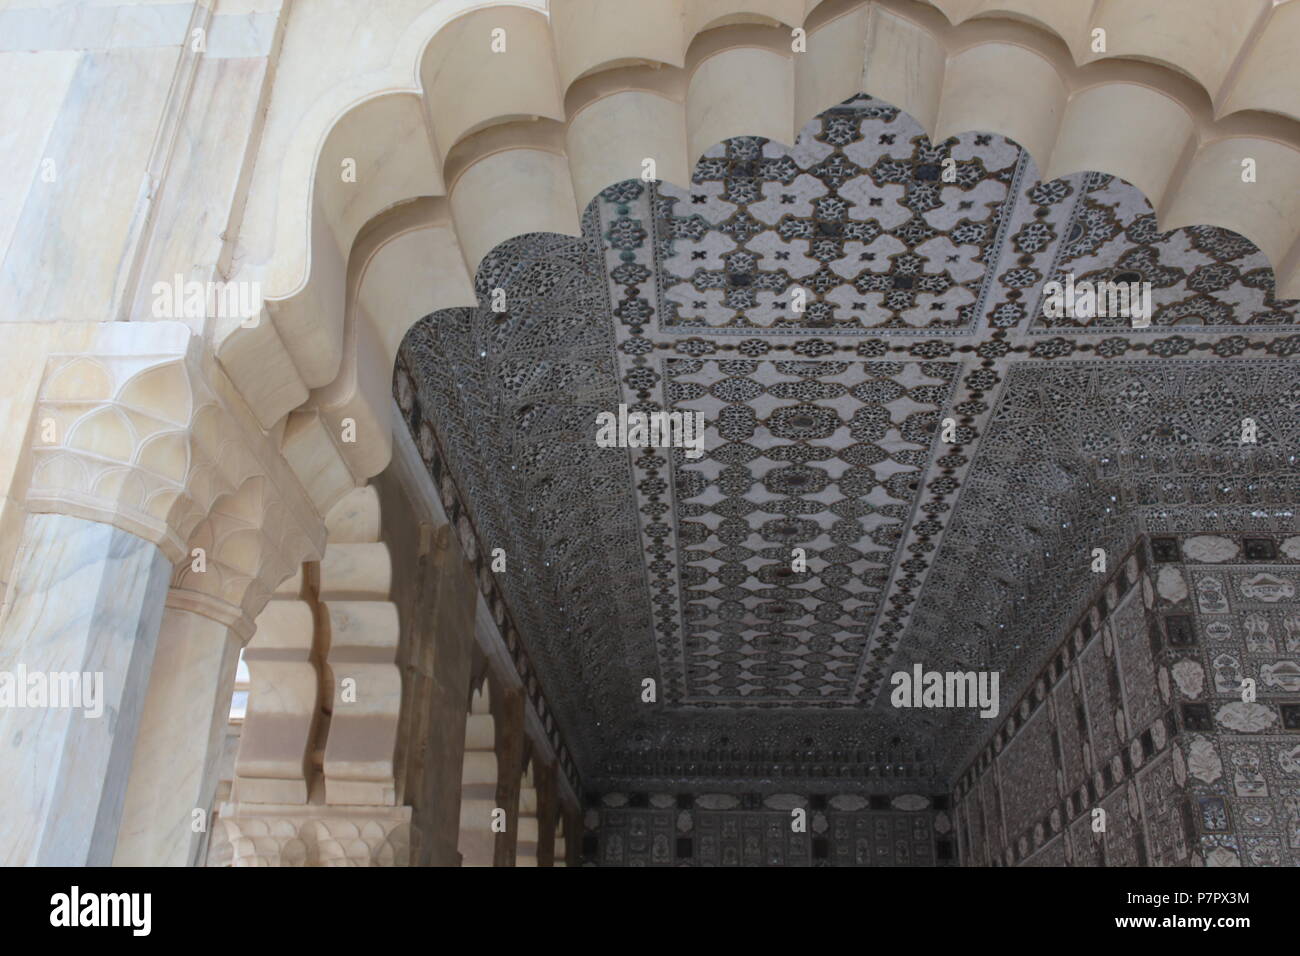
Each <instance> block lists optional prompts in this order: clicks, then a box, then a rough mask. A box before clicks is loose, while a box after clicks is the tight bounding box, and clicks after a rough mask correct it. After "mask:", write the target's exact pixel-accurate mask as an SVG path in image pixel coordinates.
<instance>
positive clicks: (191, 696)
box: [113, 607, 240, 866]
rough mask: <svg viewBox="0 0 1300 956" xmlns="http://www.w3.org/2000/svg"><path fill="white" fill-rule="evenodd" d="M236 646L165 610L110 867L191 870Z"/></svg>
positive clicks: (204, 625)
mask: <svg viewBox="0 0 1300 956" xmlns="http://www.w3.org/2000/svg"><path fill="white" fill-rule="evenodd" d="M239 646H240V645H239V642H238V640H237V639H236V638H235V637H234V636H233V635H232V634H231V632H230V629H229V628H227V627H226V625H225V624H222V623H220V622H218V621H214V620H211V619H210V618H206V617H203V616H202V615H200V614H196V613H194V612H193V611H188V610H181V609H178V608H171V607H169V608H167V609H166V610H165V611H164V613H163V620H162V627H161V629H160V632H159V635H158V647H157V650H156V652H155V654H154V666H153V669H152V675H151V676H150V679H149V690H148V693H147V695H146V697H145V702H144V713H143V715H142V716H141V719H140V732H139V735H138V737H137V740H136V750H135V756H134V759H133V762H132V766H131V775H130V783H129V784H128V786H127V794H126V805H125V809H124V811H123V814H122V823H121V827H120V829H119V831H118V837H117V850H116V852H115V854H114V856H113V865H114V866H195V865H197V863H198V854H199V851H200V850H201V848H202V845H203V831H196V830H195V829H194V827H193V825H192V824H193V821H194V819H195V813H194V811H195V810H200V811H202V819H203V820H204V826H206V825H207V819H208V811H209V810H210V808H211V806H212V801H213V797H214V795H215V793H216V788H217V775H216V769H217V762H218V760H219V758H220V757H221V752H222V746H223V745H224V743H225V736H226V730H227V726H228V716H229V713H230V698H231V694H232V693H233V691H234V685H235V665H236V662H237V661H238V659H239Z"/></svg>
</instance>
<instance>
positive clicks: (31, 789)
mask: <svg viewBox="0 0 1300 956" xmlns="http://www.w3.org/2000/svg"><path fill="white" fill-rule="evenodd" d="M170 575H171V567H170V565H169V564H168V562H167V559H166V558H165V557H164V556H163V554H162V552H161V551H159V550H158V548H157V547H156V546H155V545H153V544H151V543H149V542H147V541H145V540H144V539H142V538H137V537H135V536H134V535H131V534H127V533H126V532H124V531H119V530H118V529H116V528H114V527H112V526H110V525H106V524H99V523H96V522H93V521H85V520H82V519H80V518H73V517H69V516H67V515H44V514H42V515H33V516H31V517H30V518H29V519H28V522H27V525H26V527H25V528H24V531H23V536H22V540H21V546H20V551H19V555H18V558H17V560H16V561H15V564H14V574H13V579H12V582H11V585H10V593H9V605H8V607H7V613H6V616H5V618H4V620H3V621H0V671H5V672H9V673H15V672H16V671H17V669H18V667H19V665H21V666H23V667H25V668H26V670H27V672H28V673H29V674H30V673H31V672H34V671H43V672H46V673H51V672H89V673H102V674H103V695H104V700H103V714H102V716H100V717H98V718H94V717H88V716H86V715H85V712H84V711H83V710H80V709H71V708H62V707H60V708H54V707H13V708H8V707H6V708H0V763H3V765H4V766H5V768H6V772H5V773H4V774H3V775H0V807H4V813H3V815H0V864H3V865H9V866H12V865H50V866H75V865H92V866H106V865H108V863H110V862H111V860H112V858H113V847H114V843H115V842H116V839H117V830H118V822H119V818H120V816H121V813H122V802H123V798H124V797H125V795H126V784H127V775H128V773H129V771H130V767H131V759H132V753H133V750H134V747H135V739H136V731H137V728H138V727H139V723H140V713H141V708H142V706H143V703H144V692H145V686H146V682H147V680H148V676H149V670H150V667H151V666H152V663H153V656H154V644H155V641H156V639H157V634H158V626H159V622H160V620H161V617H162V610H163V600H164V598H165V596H166V592H167V583H168V579H169V577H170Z"/></svg>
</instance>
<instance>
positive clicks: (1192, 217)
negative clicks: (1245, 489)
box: [209, 0, 1300, 512]
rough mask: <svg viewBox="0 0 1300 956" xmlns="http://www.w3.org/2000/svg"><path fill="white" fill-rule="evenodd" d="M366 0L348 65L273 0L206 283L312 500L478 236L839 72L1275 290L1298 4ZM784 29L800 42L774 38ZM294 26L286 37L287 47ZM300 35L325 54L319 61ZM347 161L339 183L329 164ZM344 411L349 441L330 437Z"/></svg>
mask: <svg viewBox="0 0 1300 956" xmlns="http://www.w3.org/2000/svg"><path fill="white" fill-rule="evenodd" d="M398 6H400V7H401V10H397V9H396V7H398ZM1139 8H1140V9H1139ZM389 13H390V16H389V18H388V19H387V20H384V21H383V22H382V23H380V24H378V25H372V24H369V23H368V24H367V27H368V28H369V27H372V26H373V27H374V30H375V33H374V44H373V47H372V48H368V49H367V50H366V51H365V53H364V55H358V56H356V57H355V60H356V62H355V63H351V64H349V63H348V62H347V61H348V59H349V56H350V50H351V48H350V46H349V44H350V42H351V38H350V36H348V35H347V34H346V30H345V29H344V28H345V27H346V24H343V25H340V24H336V23H331V24H329V25H328V28H327V25H325V24H323V23H322V24H317V23H316V21H315V18H316V17H317V16H319V14H317V13H315V12H312V11H308V10H302V11H300V12H299V13H296V14H295V17H296V19H295V21H294V23H293V24H291V29H290V31H289V35H288V37H287V39H286V41H285V46H284V49H283V51H282V53H281V58H280V62H279V64H278V72H277V78H276V83H275V87H274V89H273V91H272V96H271V105H270V110H269V113H268V118H267V126H266V129H265V131H264V134H263V138H262V142H261V147H260V149H261V155H263V156H264V157H265V156H274V157H275V161H274V162H258V163H257V164H256V171H255V173H254V175H253V178H252V182H251V184H250V188H249V194H248V200H247V211H246V215H245V217H244V222H243V228H242V231H241V237H240V238H241V247H243V248H245V249H246V250H247V255H246V256H245V258H244V259H243V260H242V262H241V263H240V265H239V270H240V271H239V272H238V273H237V274H236V275H235V276H234V278H240V277H243V276H247V277H250V278H252V277H256V278H258V279H259V280H260V281H261V283H262V289H263V291H264V294H265V307H264V310H263V316H262V318H263V319H264V321H262V322H261V323H259V324H258V326H257V327H256V328H243V327H239V326H234V327H231V326H229V325H228V326H226V327H222V326H221V325H220V323H218V324H217V325H216V326H215V327H214V328H213V329H211V330H209V335H210V338H211V344H212V345H213V347H214V348H215V349H216V350H217V352H218V355H219V356H220V359H221V361H222V364H223V365H224V366H225V368H226V370H227V372H228V373H229V374H230V376H231V378H232V380H233V381H234V382H235V383H236V384H237V386H238V387H239V389H240V390H241V392H242V393H243V394H244V396H245V398H246V399H247V401H248V404H249V406H250V408H252V409H253V410H254V412H255V414H256V415H257V416H258V419H259V420H260V422H261V424H262V425H263V427H266V428H271V429H273V430H274V429H280V430H281V434H282V449H283V451H284V454H285V455H286V457H287V458H288V459H289V461H290V462H291V464H292V465H293V467H294V469H295V471H296V472H297V473H298V474H299V475H300V476H301V478H302V480H303V483H304V485H306V486H307V487H308V490H309V492H310V493H311V496H312V499H313V501H314V502H315V504H316V505H317V507H318V508H319V509H320V510H321V511H322V512H324V511H325V510H328V508H329V507H330V506H332V504H333V503H334V502H335V501H337V500H338V498H339V497H340V496H341V495H342V494H344V493H345V492H346V491H347V490H348V489H349V488H350V487H353V486H355V485H357V484H360V483H363V482H364V481H365V479H366V478H368V477H369V476H371V475H373V474H376V473H377V472H378V471H380V470H381V469H382V468H383V467H384V465H385V464H386V463H387V461H388V458H389V455H390V450H391V449H390V445H389V442H390V438H391V422H390V420H389V418H388V416H389V415H390V406H389V403H388V402H387V391H388V385H389V376H390V375H391V370H392V359H393V355H394V354H395V351H396V347H397V345H398V343H400V341H401V338H402V335H403V334H404V332H405V331H406V328H407V327H408V326H409V325H410V323H411V322H413V321H414V320H415V319H417V318H419V317H420V316H422V315H426V314H428V313H429V312H431V311H434V310H435V309H438V308H444V307H448V306H468V305H472V304H474V301H473V296H472V285H471V277H472V274H473V271H474V269H475V268H476V267H477V265H478V263H479V261H480V260H481V259H482V257H483V256H484V255H486V254H487V252H489V251H490V250H491V249H492V248H493V247H494V246H495V245H497V244H498V243H500V242H502V241H504V240H507V239H510V238H512V237H513V236H515V235H518V234H520V233H522V232H530V231H551V232H558V233H568V234H574V233H576V232H577V230H578V216H579V212H580V210H581V209H582V208H583V206H584V205H585V204H586V203H587V201H588V200H589V199H590V198H591V197H592V196H593V195H594V194H595V193H596V192H597V191H598V190H599V189H601V188H603V186H605V185H607V184H608V183H610V182H613V181H617V180H619V179H623V178H628V177H632V176H637V175H639V174H640V173H641V161H642V159H643V158H646V157H651V158H654V159H655V160H656V164H657V170H656V172H657V174H658V176H659V177H660V178H663V179H668V180H671V181H675V182H678V183H685V182H686V181H687V180H688V179H689V174H690V170H691V168H692V166H693V164H694V161H695V159H696V158H697V157H698V155H699V154H700V153H701V152H702V151H703V150H704V149H705V148H707V147H708V146H710V145H712V144H713V143H715V142H717V141H719V140H721V139H723V138H726V137H728V136H733V135H738V134H742V133H749V134H761V135H764V136H769V137H771V138H774V139H777V140H781V141H784V142H789V141H790V140H792V139H793V137H794V133H795V131H796V130H797V129H798V128H799V127H800V126H801V125H802V124H803V123H804V122H806V121H807V120H808V119H810V118H811V117H812V116H814V115H815V114H816V113H817V112H818V111H820V110H822V109H825V108H827V107H829V106H832V105H834V104H835V103H838V102H841V101H843V100H844V99H846V98H847V97H849V96H850V95H852V94H853V93H856V92H859V91H866V92H869V93H871V94H872V95H875V96H878V97H880V98H882V99H884V100H887V101H889V102H891V103H893V104H895V105H897V106H899V107H901V108H903V109H905V110H907V111H908V112H909V113H910V114H911V115H913V116H914V117H915V118H916V119H917V120H918V121H919V122H920V123H921V125H922V126H923V127H924V128H925V129H926V130H927V131H928V132H929V133H930V134H931V135H932V136H939V137H943V136H948V135H951V134H953V133H956V132H960V131H962V130H966V129H980V130H984V131H991V132H996V133H999V134H1002V135H1006V136H1008V137H1010V138H1012V139H1014V140H1016V141H1017V142H1019V143H1021V144H1022V145H1024V146H1025V147H1026V148H1027V149H1028V150H1029V152H1030V153H1031V155H1033V157H1034V159H1035V160H1036V162H1037V163H1038V165H1039V168H1040V169H1042V170H1044V171H1045V173H1046V175H1049V176H1060V175H1065V174H1067V173H1070V172H1074V171H1077V170H1080V169H1089V168H1091V169H1097V170H1100V171H1103V172H1108V173H1113V174H1115V175H1118V176H1121V177H1123V178H1124V179H1126V180H1128V181H1130V182H1132V183H1134V184H1135V185H1137V186H1138V187H1140V188H1141V189H1143V190H1144V191H1145V192H1146V193H1147V195H1148V197H1149V198H1150V199H1151V201H1152V204H1153V206H1154V207H1155V209H1156V211H1157V216H1158V218H1159V222H1160V226H1161V228H1164V229H1169V228H1176V227H1179V226H1186V225H1193V224H1200V223H1206V224H1213V225H1219V226H1223V227H1226V228H1230V229H1233V230H1235V231H1236V232H1238V233H1241V234H1242V235H1244V236H1246V237H1247V238H1249V239H1251V240H1252V241H1253V242H1255V243H1256V244H1257V245H1258V246H1259V247H1260V248H1261V250H1262V251H1263V252H1264V253H1265V254H1266V255H1268V257H1269V258H1270V260H1271V261H1272V262H1273V264H1274V266H1275V270H1276V272H1277V276H1278V294H1279V296H1284V297H1285V296H1297V295H1300V95H1297V93H1296V91H1297V90H1300V65H1297V62H1298V58H1295V57H1288V56H1285V55H1283V54H1282V53H1280V52H1279V51H1280V50H1283V49H1285V47H1286V44H1287V42H1288V41H1289V42H1290V43H1291V46H1292V47H1294V46H1295V43H1296V41H1297V38H1298V37H1300V0H1288V2H1285V3H1281V4H1276V5H1270V4H1269V3H1267V2H1265V0H1187V2H1186V3H1185V4H1180V5H1179V6H1178V8H1177V10H1175V9H1174V8H1173V7H1171V6H1170V5H1168V4H1164V5H1156V4H1152V3H1150V2H1148V0H1133V2H1132V3H1125V4H1120V3H1116V2H1113V0H1097V2H1094V3H1092V4H1088V3H1079V2H1074V0H1070V2H1065V0H1000V2H993V0H987V2H986V0H928V2H924V3H923V2H919V0H825V2H805V0H708V2H699V0H692V2H690V3H687V2H686V0H551V2H550V3H549V9H547V8H544V7H543V5H542V4H541V3H539V2H535V0H534V2H526V3H506V4H503V3H496V4H470V3H466V2H462V0H437V2H432V3H428V2H426V3H418V2H415V0H412V2H410V3H406V4H401V5H396V4H395V5H394V9H393V10H391V11H389ZM299 16H300V17H301V19H298V17H299ZM629 24H632V25H634V26H635V29H628V28H627V27H628V25H629ZM1243 24H1249V25H1250V28H1249V29H1246V28H1245V27H1243ZM796 26H798V27H799V28H800V29H803V30H805V31H806V50H807V51H806V52H794V51H793V50H792V48H791V47H792V30H793V29H794V28H795V27H796ZM317 28H319V29H320V30H321V31H322V33H321V34H320V35H319V36H317V37H315V40H316V42H315V43H314V45H312V44H308V43H306V41H305V40H299V38H298V37H299V35H300V34H301V35H303V36H306V35H308V34H310V32H311V31H312V30H315V29H317ZM496 30H502V31H504V33H503V34H501V36H503V37H504V41H505V48H504V50H500V51H497V52H494V50H493V46H492V41H493V37H494V36H495V34H494V33H493V31H496ZM1096 30H1102V31H1105V37H1106V44H1107V45H1106V48H1105V50H1102V51H1094V49H1093V37H1094V31H1096ZM1206 31H1212V33H1213V36H1214V42H1213V43H1207V42H1206V41H1205V39H1204V37H1206V36H1208V35H1210V34H1209V33H1207V32H1206ZM322 46H323V47H324V48H325V50H323V49H322ZM308 47H310V48H308ZM328 50H333V51H334V52H335V53H337V54H338V57H337V60H338V62H334V60H335V58H331V57H324V59H326V60H329V61H330V65H329V66H328V67H327V68H326V69H324V70H323V71H322V70H321V68H320V64H321V62H322V58H323V57H322V54H323V52H325V51H328ZM1279 76H1281V77H1284V78H1289V81H1290V86H1289V87H1287V86H1286V85H1285V83H1284V82H1282V81H1281V80H1279ZM1245 158H1251V159H1254V160H1255V162H1256V164H1257V167H1258V168H1259V169H1260V170H1262V172H1261V173H1260V174H1259V175H1258V178H1257V180H1256V181H1255V182H1251V183H1244V182H1242V179H1241V175H1240V173H1241V162H1242V160H1243V159H1245ZM349 162H350V163H351V164H352V166H353V168H354V169H355V173H356V175H355V181H347V179H346V178H345V177H343V176H341V175H340V169H341V168H342V166H343V165H345V164H347V163H349ZM417 263H418V268H417V267H416V264H417ZM398 276H400V277H401V279H402V281H401V282H394V281H392V279H393V278H394V277H398ZM421 279H424V280H425V281H421ZM345 419H351V420H352V421H353V422H354V423H355V424H356V426H357V430H358V433H359V434H360V436H362V437H361V438H360V439H359V440H358V441H356V442H352V443H348V442H344V441H341V440H340V438H339V435H340V432H341V423H342V422H343V421H344V420H345Z"/></svg>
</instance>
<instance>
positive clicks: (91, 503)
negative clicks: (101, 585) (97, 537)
mask: <svg viewBox="0 0 1300 956" xmlns="http://www.w3.org/2000/svg"><path fill="white" fill-rule="evenodd" d="M168 324H170V323H168ZM130 325H131V323H121V324H120V329H113V330H112V332H111V334H106V335H104V336H102V337H101V338H100V339H99V340H97V341H96V342H95V344H94V345H93V346H92V350H91V351H87V352H68V353H54V354H51V355H49V356H48V358H47V360H46V366H45V370H44V374H43V376H42V379H41V383H40V387H39V390H38V393H37V399H36V403H35V408H34V412H33V420H32V427H31V429H30V432H29V435H30V446H29V470H28V481H27V488H26V493H25V495H24V498H25V505H26V508H27V509H28V510H29V511H31V512H53V513H61V514H70V515H76V516H78V517H82V518H87V519H90V520H92V521H100V522H104V523H106V524H111V525H113V526H115V527H117V528H120V529H122V530H124V531H128V532H130V533H132V534H134V535H137V536H139V537H142V538H145V539H146V540H148V541H151V542H153V543H154V544H156V545H157V546H158V547H159V548H160V549H161V550H162V552H163V553H164V554H165V555H166V556H167V558H168V559H169V560H170V561H172V562H173V564H174V565H176V571H175V574H174V576H173V579H172V591H171V594H170V595H169V597H168V604H169V605H170V606H172V607H178V608H183V609H186V610H192V611H195V612H197V613H200V614H203V615H204V616H207V617H212V618H214V619H216V620H220V621H222V623H225V624H227V625H229V626H230V627H232V629H234V630H235V631H236V632H237V633H239V634H240V635H241V637H242V638H243V639H245V640H247V638H248V636H249V635H251V634H252V620H253V618H254V617H255V616H256V614H257V612H258V611H259V610H261V608H262V606H263V605H264V604H265V603H266V601H267V599H268V598H269V596H270V594H271V593H272V591H273V590H274V588H275V586H276V584H278V583H279V581H280V580H282V579H283V578H284V577H286V576H287V575H289V574H290V573H292V572H293V570H294V569H295V568H296V567H297V566H298V565H299V564H300V563H301V562H302V561H304V560H318V559H319V557H320V555H321V553H322V550H323V546H324V539H325V526H324V521H323V519H322V518H321V516H320V515H319V514H318V513H317V512H316V510H315V508H314V507H313V505H312V504H311V501H310V500H309V498H308V497H307V494H306V492H305V491H304V489H303V487H302V485H301V483H300V482H299V481H298V479H297V477H296V476H295V475H294V474H293V471H292V470H291V469H290V467H289V465H288V463H287V462H286V461H285V460H284V458H283V456H281V454H280V453H279V450H278V449H277V448H276V446H275V443H274V442H273V440H272V439H271V438H270V437H269V436H268V435H267V434H266V433H265V432H263V431H262V429H261V428H260V427H259V426H258V424H257V422H256V420H255V419H254V417H253V416H252V414H251V413H250V412H249V410H248V408H247V407H246V406H245V405H244V403H243V400H242V399H241V398H240V397H239V396H238V394H237V393H236V392H235V390H234V387H233V386H232V385H231V384H230V382H229V381H228V380H227V378H226V376H225V375H224V373H223V372H222V371H221V369H220V367H219V366H218V365H217V362H216V360H215V358H214V357H213V356H212V354H211V353H210V352H209V351H208V350H207V349H206V348H205V346H204V344H203V342H202V340H201V339H199V338H197V337H194V336H191V335H190V334H189V330H188V329H186V328H185V327H183V326H179V325H177V326H176V327H175V329H164V330H162V333H161V334H160V333H159V330H158V329H157V328H155V329H153V330H151V332H152V334H150V335H149V336H148V342H147V345H148V349H147V350H142V349H139V348H133V346H134V345H135V342H134V339H135V338H137V337H138V336H134V335H132V330H131V329H130ZM195 549H200V550H199V551H197V552H196V550H195Z"/></svg>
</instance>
